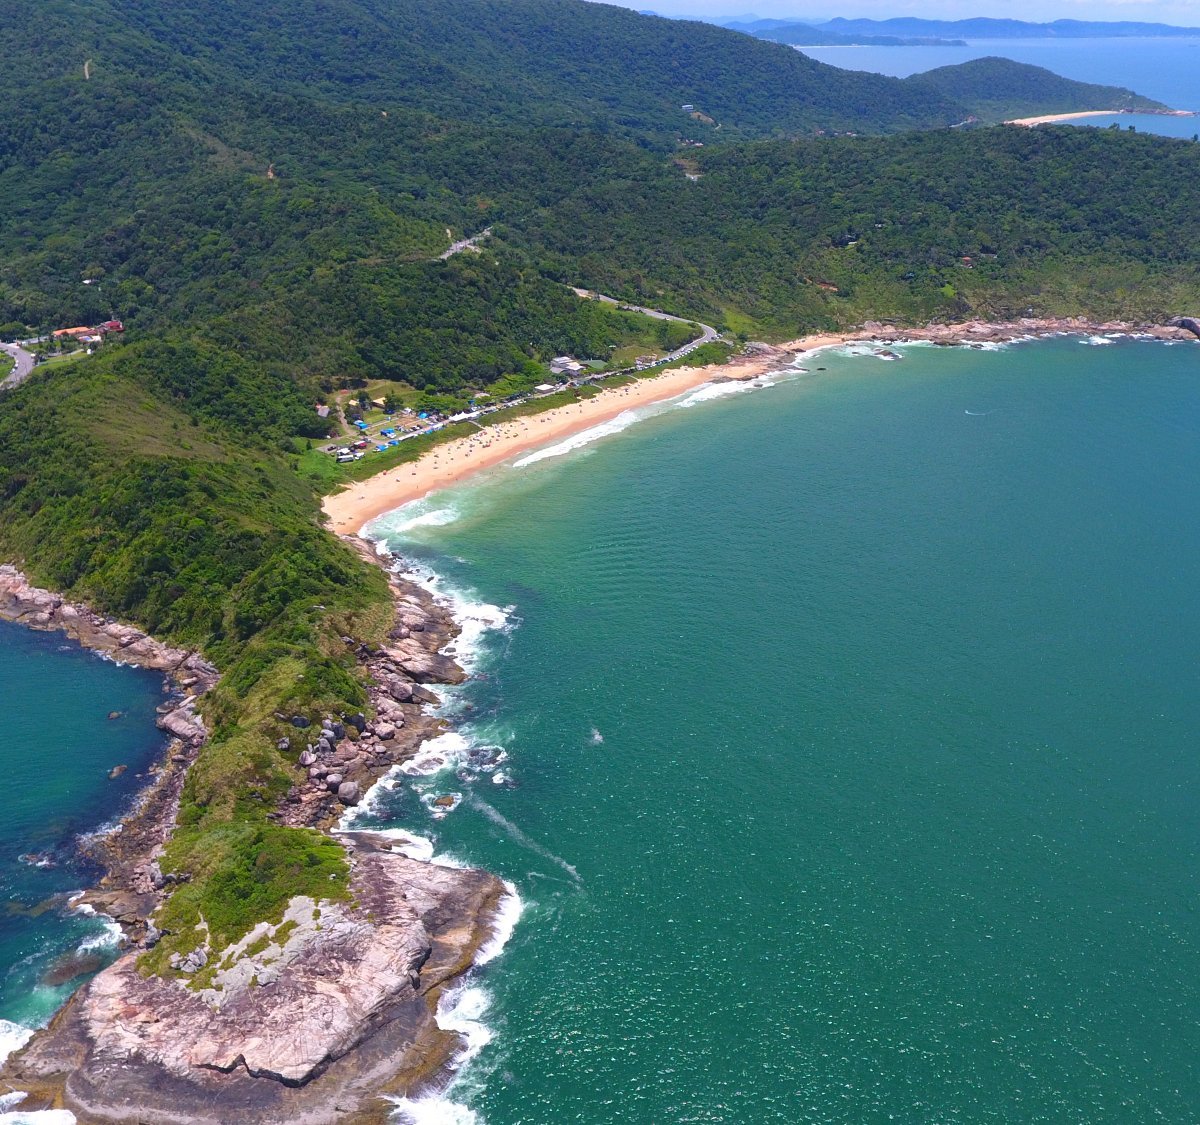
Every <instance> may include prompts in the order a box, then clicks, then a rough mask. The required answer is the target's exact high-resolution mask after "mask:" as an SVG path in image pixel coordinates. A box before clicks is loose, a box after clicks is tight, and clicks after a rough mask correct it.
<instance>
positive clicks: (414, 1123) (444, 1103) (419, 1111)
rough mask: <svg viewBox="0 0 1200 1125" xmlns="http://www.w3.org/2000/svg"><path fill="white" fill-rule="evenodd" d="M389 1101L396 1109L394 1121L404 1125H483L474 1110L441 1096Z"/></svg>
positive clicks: (431, 1095)
mask: <svg viewBox="0 0 1200 1125" xmlns="http://www.w3.org/2000/svg"><path fill="white" fill-rule="evenodd" d="M388 1100H389V1101H390V1102H391V1103H392V1104H393V1105H394V1106H395V1107H396V1116H395V1117H394V1118H393V1120H395V1121H397V1122H403V1125H483V1118H482V1117H480V1116H479V1114H477V1113H476V1112H475V1111H474V1110H473V1109H468V1108H467V1107H466V1106H465V1105H460V1104H459V1103H458V1102H452V1101H451V1100H450V1099H449V1098H447V1097H444V1096H443V1095H441V1094H430V1095H427V1096H426V1097H423V1098H389V1099H388Z"/></svg>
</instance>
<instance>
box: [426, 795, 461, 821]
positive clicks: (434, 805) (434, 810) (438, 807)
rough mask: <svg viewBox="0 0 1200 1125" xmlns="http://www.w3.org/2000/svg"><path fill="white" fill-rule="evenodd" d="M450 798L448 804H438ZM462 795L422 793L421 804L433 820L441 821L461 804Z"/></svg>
mask: <svg viewBox="0 0 1200 1125" xmlns="http://www.w3.org/2000/svg"><path fill="white" fill-rule="evenodd" d="M447 797H449V798H450V802H451V803H450V804H439V802H442V801H445V799H446V798H447ZM462 799H463V795H462V794H461V793H422V794H421V804H423V805H424V806H425V808H426V809H427V810H428V811H429V815H430V816H431V817H432V818H433V819H434V820H441V819H442V818H443V817H445V816H449V814H450V813H452V812H453V811H454V810H455V809H456V808H458V806H459V805H461V804H462Z"/></svg>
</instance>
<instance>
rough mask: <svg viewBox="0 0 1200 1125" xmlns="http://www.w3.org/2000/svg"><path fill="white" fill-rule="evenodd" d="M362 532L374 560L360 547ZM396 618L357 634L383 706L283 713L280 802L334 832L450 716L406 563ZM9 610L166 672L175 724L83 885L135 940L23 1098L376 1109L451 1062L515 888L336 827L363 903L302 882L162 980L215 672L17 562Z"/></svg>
mask: <svg viewBox="0 0 1200 1125" xmlns="http://www.w3.org/2000/svg"><path fill="white" fill-rule="evenodd" d="M353 545H354V546H355V547H356V548H357V549H358V550H359V551H360V552H361V553H362V554H363V556H364V557H365V558H367V559H369V560H370V561H372V562H376V563H377V562H378V561H379V560H378V558H377V557H376V556H375V554H374V552H373V551H372V550H371V549H370V547H369V546H368V545H367V544H365V543H362V542H361V541H357V540H355V541H353ZM389 580H390V583H391V588H392V594H393V599H394V609H395V616H394V619H393V623H392V625H391V628H390V630H389V631H388V635H387V638H386V640H385V641H384V642H383V643H382V644H376V645H370V644H365V643H363V642H361V641H359V640H357V639H355V638H353V637H348V636H347V637H344V638H343V643H345V644H346V645H347V647H348V648H349V649H350V651H351V652H352V653H353V655H354V657H355V659H356V661H357V663H358V665H359V666H360V671H361V673H362V676H363V678H364V680H365V681H367V683H368V684H369V688H368V691H369V697H370V708H369V710H370V711H371V715H370V717H369V718H368V716H367V715H366V714H353V715H325V716H321V715H316V716H310V715H300V714H297V715H286V716H285V715H277V716H276V719H277V720H279V721H280V722H283V723H286V725H287V727H288V729H289V730H290V731H291V732H292V733H291V734H289V735H288V736H286V737H285V738H283V739H281V740H280V746H279V749H280V750H281V751H283V752H285V753H294V752H295V751H296V750H297V748H298V747H300V748H301V749H299V753H298V755H296V757H295V760H296V762H297V764H298V765H299V766H300V767H301V769H302V770H303V771H304V772H305V774H306V776H305V778H304V780H302V781H300V782H298V783H297V784H296V785H294V786H293V787H292V788H291V790H290V791H289V792H288V794H287V796H286V798H285V799H284V801H283V802H282V803H281V804H280V806H279V807H278V808H277V809H275V810H273V811H272V812H271V813H270V814H268V815H269V817H270V818H271V819H274V820H276V821H277V822H280V823H286V824H291V825H296V826H311V827H318V828H323V829H326V830H328V829H330V828H332V827H333V826H334V824H335V823H336V822H337V820H338V819H339V818H340V816H341V815H342V813H343V812H344V811H345V809H346V808H347V807H348V806H353V805H355V804H357V803H358V802H359V801H360V800H361V799H362V797H363V795H364V794H365V793H366V792H367V790H368V789H369V788H370V786H371V785H372V784H374V782H375V781H376V780H378V779H379V778H380V777H381V776H382V775H383V774H384V773H386V772H387V771H388V770H389V769H390V768H391V767H392V766H394V765H396V764H397V763H399V762H402V761H404V760H405V759H406V758H408V757H410V756H412V754H413V753H415V751H416V750H417V748H418V747H419V746H420V745H421V743H422V742H424V741H425V739H427V738H429V737H431V736H433V735H436V734H437V733H438V732H439V731H440V730H441V729H442V728H443V723H442V721H441V720H438V719H437V718H435V717H433V716H431V715H430V714H429V712H428V708H427V706H426V704H428V703H430V702H434V701H436V698H437V697H436V696H435V695H434V694H433V693H432V691H431V690H430V687H429V685H435V684H447V683H459V682H461V681H462V680H463V679H465V678H466V677H465V673H464V672H463V670H462V669H461V668H460V667H459V666H458V665H457V664H455V663H454V661H453V660H451V659H450V658H449V657H447V656H446V655H444V653H443V651H442V650H443V649H444V648H445V647H446V645H447V644H448V643H449V642H450V641H451V640H452V639H453V638H454V637H455V636H456V634H457V626H456V625H455V623H454V621H453V619H452V617H451V616H450V614H449V613H448V612H447V611H446V610H445V609H444V607H442V606H441V605H439V604H438V603H437V602H436V601H434V599H433V598H432V597H431V596H430V594H429V593H428V592H427V591H425V590H423V589H421V588H420V587H419V586H416V585H413V584H410V583H405V582H401V581H400V580H399V579H396V578H395V577H394V576H389ZM0 618H3V619H6V620H10V621H15V622H19V623H22V624H25V625H28V626H30V627H32V628H37V629H56V630H61V631H62V632H64V633H66V634H67V635H69V636H71V637H73V638H74V639H75V640H77V641H79V642H80V643H81V644H83V645H85V646H86V647H88V648H92V649H95V650H97V651H99V652H102V653H104V654H106V655H108V656H111V657H112V658H114V659H117V660H121V661H124V662H127V663H130V664H138V665H140V666H142V667H148V668H155V669H159V670H161V671H163V672H164V674H165V675H167V676H168V677H169V678H170V680H171V682H172V684H173V685H174V692H173V695H172V698H171V699H170V700H169V702H168V703H166V704H164V706H163V709H162V712H161V714H160V716H159V720H158V725H159V726H160V727H161V728H162V729H163V730H164V731H166V732H167V733H168V734H170V735H171V736H172V741H171V743H170V745H169V746H168V748H167V751H166V753H165V756H164V760H163V761H162V762H161V764H160V765H159V766H158V767H157V768H156V769H155V771H154V779H153V780H152V781H151V783H150V784H149V786H148V787H147V788H146V790H145V791H144V792H143V794H142V796H141V798H140V799H139V801H138V803H137V805H136V807H135V808H134V809H133V810H132V811H131V812H130V814H129V815H128V816H127V817H126V818H125V819H124V820H123V821H122V823H121V825H120V826H119V827H118V828H117V829H116V830H114V831H113V832H112V833H109V834H107V835H105V836H103V837H101V838H99V839H97V840H95V841H92V842H91V843H90V844H89V851H90V853H91V855H92V856H93V858H95V859H97V860H98V861H99V862H100V863H101V864H102V865H103V867H104V869H105V875H104V877H103V878H102V880H101V881H100V885H99V886H97V887H95V888H93V889H92V890H90V891H89V892H87V894H86V895H85V901H86V902H88V903H89V904H91V905H92V906H94V907H95V908H96V909H99V910H102V911H104V912H106V913H107V914H109V915H110V916H112V917H114V918H116V919H117V920H118V921H119V922H121V923H122V926H123V927H124V929H125V932H126V935H127V938H128V943H129V948H128V949H127V950H126V951H125V952H124V953H122V954H121V956H120V957H119V958H118V959H117V961H116V962H115V963H113V964H112V965H110V966H108V967H107V968H105V969H103V970H102V971H101V972H99V973H98V974H97V975H96V976H95V977H93V978H92V979H91V980H90V981H89V982H88V983H86V984H85V985H84V986H83V987H81V988H80V989H79V990H78V991H77V992H76V993H75V995H74V996H73V997H72V998H71V1000H70V1001H69V1002H68V1004H67V1005H66V1006H65V1007H64V1008H63V1009H62V1010H61V1011H60V1012H59V1013H58V1015H57V1016H56V1017H55V1018H54V1020H53V1021H52V1022H51V1024H50V1025H49V1026H48V1027H47V1028H46V1029H45V1030H44V1031H41V1032H39V1033H38V1034H37V1035H35V1036H34V1038H33V1039H32V1040H31V1041H30V1043H29V1044H28V1045H27V1046H26V1047H25V1048H24V1049H23V1050H21V1051H19V1052H17V1053H16V1054H14V1055H13V1056H12V1057H11V1058H10V1059H9V1060H8V1062H7V1064H6V1065H5V1067H4V1073H3V1075H2V1076H0V1081H2V1082H3V1083H5V1084H6V1085H7V1086H8V1087H10V1088H12V1089H16V1090H22V1091H25V1092H26V1093H27V1097H26V1100H25V1102H24V1103H23V1104H22V1107H21V1108H22V1109H37V1108H65V1109H69V1110H70V1111H71V1112H72V1113H74V1114H75V1116H76V1118H77V1120H78V1121H80V1122H116V1121H122V1122H127V1121H143V1122H155V1123H160V1122H161V1123H167V1122H179V1123H183V1122H189V1123H191V1122H212V1123H214V1125H215V1123H217V1122H221V1123H226V1122H230V1121H239V1122H247V1123H251V1122H263V1123H274V1122H289V1123H301V1122H312V1123H316V1122H331V1121H339V1122H341V1121H350V1122H358V1121H361V1122H374V1121H382V1120H384V1119H385V1118H386V1114H387V1109H388V1105H387V1103H386V1102H385V1101H384V1100H383V1099H382V1098H381V1097H380V1094H381V1093H385V1092H395V1093H406V1092H410V1091H412V1090H413V1089H414V1088H416V1087H417V1086H420V1085H423V1084H426V1083H428V1082H430V1081H431V1080H432V1079H434V1078H435V1076H436V1075H437V1074H438V1073H439V1072H440V1071H441V1070H442V1069H443V1068H444V1067H445V1066H446V1065H447V1064H448V1063H449V1062H451V1061H452V1059H453V1057H454V1055H455V1053H456V1051H457V1050H458V1047H459V1040H458V1037H457V1036H456V1035H454V1034H452V1033H448V1032H445V1031H443V1030H442V1029H440V1028H439V1027H438V1025H437V1021H436V1010H437V1003H438V1000H439V998H440V996H441V994H442V992H443V991H444V989H445V987H446V986H447V985H448V984H449V983H451V982H453V981H454V980H455V979H457V978H458V977H460V976H461V975H462V974H463V973H465V972H466V971H467V970H468V969H469V968H470V967H471V965H472V963H473V961H474V958H475V956H476V954H477V953H478V951H479V949H480V947H481V946H482V945H483V944H484V943H485V942H486V941H487V940H488V938H489V937H490V936H491V935H492V933H493V931H494V926H495V919H496V916H497V911H498V908H499V904H500V902H501V900H502V898H503V897H504V894H505V891H504V886H503V884H502V883H501V882H500V880H498V879H497V878H496V877H495V876H493V875H491V874H489V873H487V872H484V871H477V870H469V869H460V868H453V867H441V866H437V865H434V864H430V863H423V862H418V861H416V860H413V859H411V858H408V857H406V856H405V855H403V854H400V852H399V851H394V850H393V848H392V843H391V841H390V840H389V839H388V838H387V837H386V836H382V835H379V834H374V833H369V832H339V833H337V836H336V838H337V839H338V840H339V841H340V842H341V843H342V844H343V846H344V847H345V848H346V849H347V858H348V862H349V866H350V884H349V894H348V897H347V898H346V899H345V900H341V901H336V902H331V901H322V902H317V901H315V900H313V899H311V898H303V897H297V898H295V899H293V900H292V901H291V903H289V905H288V908H287V911H286V913H285V915H284V917H283V918H282V919H281V920H280V921H279V922H278V923H275V924H268V923H265V922H264V923H260V924H259V925H258V926H257V927H255V928H254V929H253V930H252V931H251V932H250V933H249V934H246V935H245V936H244V937H243V938H242V939H241V940H240V941H238V942H237V943H236V944H235V945H233V946H232V947H228V948H225V949H221V950H215V951H213V950H209V949H207V948H206V947H203V946H202V947H201V948H200V949H198V950H196V951H194V952H193V953H192V954H189V956H188V957H187V958H186V959H183V960H181V961H180V962H179V963H177V964H174V965H173V968H174V972H173V973H172V974H166V975H160V976H154V975H148V974H144V973H143V971H141V970H140V967H139V957H140V956H141V954H142V952H143V950H144V948H146V947H148V946H152V945H154V944H155V943H156V942H157V940H158V932H157V929H156V927H155V924H154V915H155V911H156V910H157V909H158V907H159V905H160V904H161V903H162V901H163V900H164V898H165V896H166V895H168V894H169V893H170V891H171V890H172V876H171V875H170V874H169V873H168V874H166V875H164V873H163V872H162V870H161V869H160V866H159V862H158V860H159V857H160V856H161V854H162V850H163V845H164V843H165V842H166V840H167V838H168V836H169V834H170V831H171V829H172V827H173V825H174V821H175V816H176V813H177V810H178V807H179V796H180V792H181V790H182V786H183V781H184V777H185V775H186V771H187V768H188V766H189V765H190V764H191V763H192V762H193V761H194V760H195V758H196V756H197V754H198V753H199V752H200V751H201V748H202V747H203V745H204V743H205V740H206V738H207V735H208V732H207V730H206V728H205V726H204V722H203V718H202V713H203V702H202V696H203V693H204V692H205V691H207V690H209V689H210V688H211V687H212V686H213V685H214V684H215V683H216V682H217V678H218V673H217V671H216V669H214V668H213V667H212V666H211V665H209V664H207V663H206V662H205V661H203V660H202V659H201V658H200V657H199V656H198V655H197V654H195V653H191V652H186V651H183V650H180V649H175V648H172V647H170V646H168V645H164V644H162V643H161V642H159V641H156V640H155V639H154V638H151V637H148V636H146V635H145V634H144V633H141V632H139V631H138V630H137V629H135V628H133V627H131V626H128V625H124V624H121V623H118V622H115V621H112V620H111V619H109V618H106V617H104V616H103V615H101V614H97V613H95V612H93V611H91V610H89V609H87V608H85V607H81V606H78V605H72V604H71V603H68V602H66V601H65V600H64V599H62V598H60V597H59V596H58V595H55V594H53V593H51V592H50V591H47V590H42V589H38V588H37V587H34V586H33V585H31V584H30V583H29V582H28V581H27V580H26V578H25V577H24V576H23V575H22V574H21V573H20V572H19V571H17V570H16V569H15V568H13V567H7V566H0Z"/></svg>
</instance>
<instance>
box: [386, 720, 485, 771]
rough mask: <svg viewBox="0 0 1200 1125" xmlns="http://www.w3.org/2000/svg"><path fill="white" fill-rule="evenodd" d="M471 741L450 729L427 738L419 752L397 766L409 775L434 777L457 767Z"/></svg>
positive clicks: (418, 749)
mask: <svg viewBox="0 0 1200 1125" xmlns="http://www.w3.org/2000/svg"><path fill="white" fill-rule="evenodd" d="M470 748H471V743H470V742H469V741H468V740H467V739H466V738H465V737H464V736H463V735H462V734H460V733H459V732H458V731H456V730H448V731H446V732H445V734H439V735H438V736H437V737H436V738H427V739H426V740H425V741H424V742H422V743H421V745H420V746H419V747H417V752H416V753H415V754H414V755H413V756H412V757H411V758H409V759H408V760H407V761H406V762H401V763H400V765H399V766H398V767H397V768H398V769H399V770H400V772H401V773H404V774H407V775H408V776H409V777H433V776H434V775H435V774H439V773H441V772H442V771H443V770H448V769H456V768H457V767H458V766H459V765H460V764H461V763H462V762H463V760H464V759H465V757H466V754H467V751H468V750H469V749H470Z"/></svg>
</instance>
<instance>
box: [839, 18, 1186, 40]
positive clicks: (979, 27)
mask: <svg viewBox="0 0 1200 1125" xmlns="http://www.w3.org/2000/svg"><path fill="white" fill-rule="evenodd" d="M816 28H817V29H818V30H820V31H822V32H827V33H830V34H833V35H838V36H843V37H852V36H863V35H872V36H895V37H899V38H910V39H911V38H913V37H917V38H924V39H929V38H938V37H942V38H952V39H960V40H961V39H1157V38H1179V37H1187V36H1197V35H1200V28H1195V27H1174V26H1172V25H1171V24H1166V23H1139V22H1136V21H1130V20H1121V21H1117V22H1112V23H1109V22H1105V21H1102V20H1054V21H1053V22H1052V23H1030V22H1028V21H1026V20H998V19H987V18H979V19H968V20H925V19H917V18H914V17H909V16H900V17H896V18H894V19H886V20H870V19H844V18H841V17H839V18H838V19H833V20H829V21H827V22H825V23H819V24H817V25H816Z"/></svg>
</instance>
